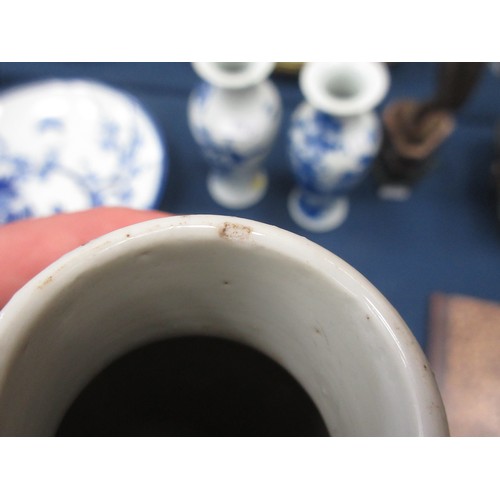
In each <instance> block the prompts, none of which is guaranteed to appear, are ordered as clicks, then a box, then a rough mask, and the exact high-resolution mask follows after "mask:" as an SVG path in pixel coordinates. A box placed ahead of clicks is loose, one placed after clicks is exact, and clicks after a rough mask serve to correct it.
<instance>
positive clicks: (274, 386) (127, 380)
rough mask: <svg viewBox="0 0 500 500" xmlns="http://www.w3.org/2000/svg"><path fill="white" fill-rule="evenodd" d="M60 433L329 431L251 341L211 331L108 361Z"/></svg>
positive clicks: (292, 433)
mask: <svg viewBox="0 0 500 500" xmlns="http://www.w3.org/2000/svg"><path fill="white" fill-rule="evenodd" d="M57 435H59V436H327V435H328V431H327V429H326V426H325V424H324V422H323V419H322V417H321V415H320V413H319V411H318V410H317V408H316V406H315V405H314V403H313V402H312V400H311V398H310V397H309V395H308V394H307V393H306V392H305V390H304V389H303V388H302V387H301V385H300V384H299V383H298V382H297V381H296V380H295V379H294V378H293V377H292V376H291V375H290V374H289V373H288V372H287V371H286V370H285V369H284V368H282V367H281V366H280V365H279V364H277V363H276V362H275V361H273V360H271V359H270V358H269V357H267V356H265V355H263V354H261V353H260V352H258V351H256V350H255V349H253V348H250V347H247V346H244V345H242V344H239V343H236V342H233V341H229V340H223V339H218V338H212V337H202V336H191V337H182V338H175V339H169V340H164V341H159V342H155V343H153V344H149V345H146V346H144V347H141V348H139V349H136V350H134V351H132V352H130V353H128V354H126V355H124V356H122V357H121V358H119V359H117V360H116V361H114V362H113V363H111V364H110V365H109V366H108V367H107V368H105V369H104V370H103V371H102V372H101V373H99V374H98V375H97V376H96V377H95V378H94V379H93V380H92V381H91V382H90V383H89V384H88V385H87V386H86V387H85V388H84V390H83V391H82V392H81V393H80V395H79V396H78V397H77V398H76V400H75V401H74V402H73V404H72V405H71V406H70V408H69V409H68V411H67V412H66V414H65V415H64V417H63V419H62V422H61V424H60V426H59V428H58V431H57Z"/></svg>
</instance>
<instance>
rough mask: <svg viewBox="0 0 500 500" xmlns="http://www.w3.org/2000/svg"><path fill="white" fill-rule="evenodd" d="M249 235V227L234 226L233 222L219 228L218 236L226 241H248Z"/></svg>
mask: <svg viewBox="0 0 500 500" xmlns="http://www.w3.org/2000/svg"><path fill="white" fill-rule="evenodd" d="M251 234H252V228H251V227H249V226H243V225H242V224H235V223H234V222H224V224H222V226H220V227H219V236H220V237H221V238H224V239H227V240H237V241H248V240H249V239H250V235H251Z"/></svg>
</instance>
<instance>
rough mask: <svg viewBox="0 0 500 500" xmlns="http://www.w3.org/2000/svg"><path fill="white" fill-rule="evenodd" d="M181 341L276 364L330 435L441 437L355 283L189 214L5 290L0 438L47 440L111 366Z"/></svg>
mask: <svg viewBox="0 0 500 500" xmlns="http://www.w3.org/2000/svg"><path fill="white" fill-rule="evenodd" d="M193 332H197V333H198V334H201V335H217V336H223V337H225V338H228V339H232V340H235V341H238V342H241V343H243V344H247V345H249V346H252V347H254V348H256V349H258V350H260V351H261V352H263V353H265V354H267V355H268V356H269V357H271V358H272V359H274V360H275V361H277V362H278V363H279V364H281V365H282V366H283V367H284V368H285V369H286V370H288V372H289V373H290V374H291V375H292V376H294V377H295V379H296V380H297V381H298V382H299V383H300V384H301V385H302V386H303V387H304V389H305V390H306V391H307V392H308V393H309V395H310V396H311V398H312V399H313V401H314V403H315V404H316V406H317V408H318V410H319V411H320V413H321V415H322V417H323V419H324V422H325V424H326V426H327V428H328V431H329V433H330V434H331V435H332V436H413V435H420V436H424V435H429V436H431V435H432V436H438V435H446V434H447V423H446V417H445V413H444V409H443V405H442V401H441V398H440V394H439V392H438V389H437V386H436V383H435V380H434V377H433V374H432V372H431V370H430V368H429V364H428V362H427V360H426V358H425V356H424V355H423V353H422V350H421V349H420V347H419V345H418V343H417V341H416V340H415V338H414V337H413V335H412V334H411V332H410V331H409V330H408V327H407V326H406V324H405V323H404V322H403V320H402V319H401V317H400V316H399V315H398V314H397V312H396V311H395V310H394V309H393V308H392V307H391V305H390V304H389V303H388V302H387V300H386V299H385V298H384V297H383V296H382V295H381V294H380V293H379V292H378V291H377V290H376V289H375V288H374V287H373V286H372V285H371V284H370V283H369V282H368V281H367V280H366V279H365V278H363V277H362V276H361V275H360V274H359V273H358V272H356V271H355V270H354V269H353V268H352V267H350V266H349V265H348V264H346V263H345V262H344V261H342V260H341V259H339V258H338V257H336V256H335V255H333V254H331V253H330V252H328V251H326V250H325V249H323V248H322V247H320V246H318V245H316V244H314V243H312V242H310V241H308V240H306V239H304V238H302V237H300V236H297V235H294V234H292V233H289V232H287V231H284V230H281V229H278V228H276V227H273V226H269V225H266V224H262V223H258V222H254V221H250V220H245V219H240V218H232V217H229V218H228V217H222V216H208V215H207V216H205V215H193V216H175V217H170V218H165V219H157V220H152V221H148V222H144V223H140V224H137V225H134V226H130V227H128V228H124V229H120V230H118V231H115V232H113V233H110V234H108V235H105V236H103V237H101V238H99V239H96V240H94V241H92V242H90V243H88V244H87V245H85V246H83V247H80V248H78V249H77V250H74V251H73V252H71V253H69V254H67V255H65V256H64V257H62V258H61V259H60V260H58V261H57V262H55V263H54V264H53V265H51V266H50V267H48V268H47V269H45V270H44V271H43V272H42V273H40V274H39V275H38V276H36V277H35V278H34V279H33V280H32V281H30V282H29V283H28V284H27V285H25V286H24V287H23V288H22V289H21V290H20V291H19V292H17V294H16V295H15V296H14V297H13V298H12V299H11V301H10V302H9V303H8V304H7V305H6V306H5V308H4V309H3V311H2V312H1V313H0V435H4V436H5V435H22V436H28V435H35V436H40V435H51V434H53V433H55V431H56V428H57V426H58V423H59V421H60V419H61V418H62V415H63V414H64V412H65V411H66V409H67V408H68V406H69V405H70V403H71V402H72V401H73V400H74V398H75V397H76V396H77V394H78V393H79V392H80V391H81V390H82V388H83V387H84V386H85V385H86V384H87V383H88V382H89V380H90V379H92V378H93V376H95V375H96V374H97V373H98V372H99V371H100V370H101V369H102V368H103V367H104V366H106V365H107V364H108V363H110V362H111V361H112V360H113V359H115V358H117V357H118V356H120V355H122V354H124V353H126V352H127V351H129V350H132V349H133V348H135V347H138V346H139V345H143V344H145V343H148V342H152V341H154V340H159V339H162V338H168V337H173V336H182V335H188V334H193ZM262 382H263V383H265V381H262Z"/></svg>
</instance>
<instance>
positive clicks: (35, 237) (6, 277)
mask: <svg viewBox="0 0 500 500" xmlns="http://www.w3.org/2000/svg"><path fill="white" fill-rule="evenodd" d="M168 215H170V214H167V213H165V212H160V211H156V210H135V209H129V208H119V207H100V208H94V209H90V210H86V211H83V212H76V213H71V214H59V215H54V216H50V217H44V218H36V219H24V220H21V221H17V222H13V223H10V224H6V225H4V226H0V276H1V281H0V308H2V307H3V306H4V305H5V304H6V303H7V301H8V300H9V299H10V298H11V297H12V295H13V294H14V293H15V292H16V291H17V290H18V289H19V288H21V287H22V286H23V285H24V284H25V283H26V282H27V281H29V280H30V279H31V278H33V277H34V276H35V275H36V274H38V273H39V272H40V271H42V270H43V269H44V268H45V267H47V266H48V265H49V264H51V263H52V262H54V261H55V260H57V259H58V258H59V257H61V256H62V255H64V254H65V253H67V252H69V251H70V250H73V249H75V248H77V247H79V246H80V245H83V244H85V243H87V242H89V241H90V240H92V239H94V238H97V237H99V236H102V235H103V234H106V233H109V232H111V231H114V230H115V229H119V228H122V227H125V226H128V225H130V224H135V223H138V222H142V221H145V220H150V219H155V218H159V217H166V216H168Z"/></svg>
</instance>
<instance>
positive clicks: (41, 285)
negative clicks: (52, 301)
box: [38, 275, 53, 290]
mask: <svg viewBox="0 0 500 500" xmlns="http://www.w3.org/2000/svg"><path fill="white" fill-rule="evenodd" d="M52 281H53V277H52V275H50V276H49V277H48V278H45V279H44V280H43V282H42V283H41V284H40V285H38V289H39V290H41V289H42V288H44V287H46V286H47V285H48V284H49V283H52Z"/></svg>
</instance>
